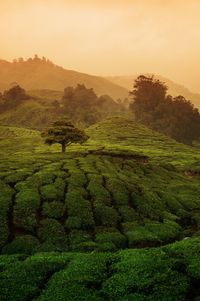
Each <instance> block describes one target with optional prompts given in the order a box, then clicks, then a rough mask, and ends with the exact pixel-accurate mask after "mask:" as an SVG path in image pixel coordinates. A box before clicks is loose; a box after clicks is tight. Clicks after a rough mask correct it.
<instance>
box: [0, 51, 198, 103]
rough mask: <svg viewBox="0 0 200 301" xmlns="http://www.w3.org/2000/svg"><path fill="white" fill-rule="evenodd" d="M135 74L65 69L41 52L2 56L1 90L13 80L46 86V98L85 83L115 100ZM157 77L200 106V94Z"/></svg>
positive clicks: (29, 86) (40, 87) (173, 92)
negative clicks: (8, 58)
mask: <svg viewBox="0 0 200 301" xmlns="http://www.w3.org/2000/svg"><path fill="white" fill-rule="evenodd" d="M136 77H137V75H132V76H107V77H101V76H94V75H89V74H86V73H81V72H77V71H73V70H67V69H64V68H63V67H60V66H57V65H55V64H54V63H52V62H51V61H50V60H48V59H46V58H44V57H43V58H42V59H40V58H39V57H38V56H35V57H34V58H33V59H32V58H30V59H28V60H24V59H23V58H20V59H18V60H13V62H8V61H6V60H0V91H3V90H5V89H8V88H9V87H10V86H11V85H12V84H13V83H18V84H19V85H21V86H22V87H23V88H24V89H26V90H31V91H33V90H34V91H36V90H47V93H43V92H41V93H42V94H43V97H47V98H48V95H49V93H50V91H49V90H55V91H56V93H55V94H57V95H59V91H63V90H64V88H66V87H67V86H73V87H74V86H76V85H77V84H84V85H85V86H86V87H87V88H93V89H94V91H95V93H97V95H102V94H108V95H110V96H111V97H112V98H114V99H115V100H116V99H119V98H120V99H122V100H123V99H125V98H127V97H128V91H130V90H131V89H132V87H133V83H134V80H135V79H136ZM155 77H156V78H158V79H160V80H161V81H163V82H165V83H166V84H167V86H168V88H169V94H171V95H172V96H177V95H183V96H184V97H185V98H186V99H188V100H190V101H191V102H192V103H193V104H194V105H195V106H196V107H198V108H200V94H198V93H193V92H191V91H190V90H189V89H187V88H186V87H184V86H183V85H180V84H178V83H175V82H173V81H172V80H170V79H168V78H166V77H163V76H161V75H155ZM33 94H34V93H33ZM36 94H38V92H37V93H36Z"/></svg>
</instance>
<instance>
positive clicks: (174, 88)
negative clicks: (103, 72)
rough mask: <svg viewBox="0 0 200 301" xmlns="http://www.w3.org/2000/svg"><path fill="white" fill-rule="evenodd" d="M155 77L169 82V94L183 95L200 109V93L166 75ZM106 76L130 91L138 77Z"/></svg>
mask: <svg viewBox="0 0 200 301" xmlns="http://www.w3.org/2000/svg"><path fill="white" fill-rule="evenodd" d="M155 77H156V78H158V79H159V80H161V81H162V82H165V83H166V84H167V86H168V88H169V94H171V95H172V96H178V95H183V96H184V97H185V98H186V99H188V100H190V101H191V102H192V103H193V104H194V105H195V106H196V107H197V108H199V109H200V94H198V93H193V92H191V91H190V90H189V89H187V88H186V87H184V86H182V85H180V84H177V83H175V82H173V81H172V80H170V79H168V78H166V77H164V76H161V75H157V74H156V75H155ZM105 78H106V79H108V80H110V81H112V82H113V83H115V84H117V85H119V86H121V87H124V88H125V89H127V90H128V91H130V90H132V89H133V83H134V80H135V79H136V78H137V75H132V76H108V77H105Z"/></svg>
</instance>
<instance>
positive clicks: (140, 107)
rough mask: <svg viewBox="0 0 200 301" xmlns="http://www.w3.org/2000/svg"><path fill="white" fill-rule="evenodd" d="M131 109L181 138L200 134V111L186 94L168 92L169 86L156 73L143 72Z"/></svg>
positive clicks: (154, 126) (185, 140) (140, 118)
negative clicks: (145, 73)
mask: <svg viewBox="0 0 200 301" xmlns="http://www.w3.org/2000/svg"><path fill="white" fill-rule="evenodd" d="M130 95H132V96H133V102H132V103H131V104H130V108H131V110H132V111H133V112H134V114H135V119H136V120H137V121H140V122H141V123H143V124H145V125H147V126H149V127H151V128H152V129H154V130H157V131H160V132H162V133H164V134H166V135H168V136H170V137H172V138H174V139H176V140H178V141H180V142H183V143H188V144H191V143H192V141H193V140H195V139H198V138H199V137H200V114H199V111H198V109H196V108H194V106H193V105H192V104H191V102H190V101H188V100H186V99H185V98H184V97H183V96H177V97H174V98H173V97H172V96H170V95H167V86H166V85H165V83H162V82H161V81H159V80H156V79H154V77H153V76H144V75H141V76H139V77H138V78H137V79H136V81H135V84H134V89H133V91H131V92H130Z"/></svg>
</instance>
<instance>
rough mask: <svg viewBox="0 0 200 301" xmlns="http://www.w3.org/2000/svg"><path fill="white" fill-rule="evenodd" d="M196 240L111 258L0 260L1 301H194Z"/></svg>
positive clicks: (199, 268)
mask: <svg viewBox="0 0 200 301" xmlns="http://www.w3.org/2000/svg"><path fill="white" fill-rule="evenodd" d="M199 252H200V239H199V238H196V239H188V240H184V241H182V242H177V243H174V244H171V245H168V246H165V247H161V248H156V249H155V248H152V249H133V250H123V251H120V252H116V253H87V254H86V253H56V252H54V253H51V252H49V253H38V254H35V255H33V256H31V257H26V256H19V255H18V256H16V255H15V256H13V255H10V256H9V255H2V256H1V257H0V268H1V270H0V296H1V300H2V301H11V300H15V301H25V300H37V301H41V300H42V301H43V300H45V301H49V300H52V301H53V300H56V301H57V300H58V301H64V300H69V301H74V300H77V301H79V300H85V301H88V300H94V301H110V300H113V301H114V300H118V301H126V300H136V301H140V300H144V301H146V300H147V301H162V300H164V301H169V300H170V301H174V300H177V301H181V300H185V301H196V300H198V298H200V289H199V288H198V287H197V286H196V283H198V282H199V281H200V262H199V258H198V257H199Z"/></svg>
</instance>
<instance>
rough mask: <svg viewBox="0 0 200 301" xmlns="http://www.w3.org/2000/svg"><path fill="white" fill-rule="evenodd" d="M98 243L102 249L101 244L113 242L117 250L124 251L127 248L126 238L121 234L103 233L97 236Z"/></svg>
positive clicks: (116, 232)
mask: <svg viewBox="0 0 200 301" xmlns="http://www.w3.org/2000/svg"><path fill="white" fill-rule="evenodd" d="M96 242H97V243H98V245H99V247H100V248H101V244H104V243H110V242H112V243H113V244H114V245H115V247H116V249H123V248H125V247H126V242H127V241H126V237H125V236H124V235H122V234H121V233H120V232H118V231H115V232H103V233H97V234H96Z"/></svg>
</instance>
